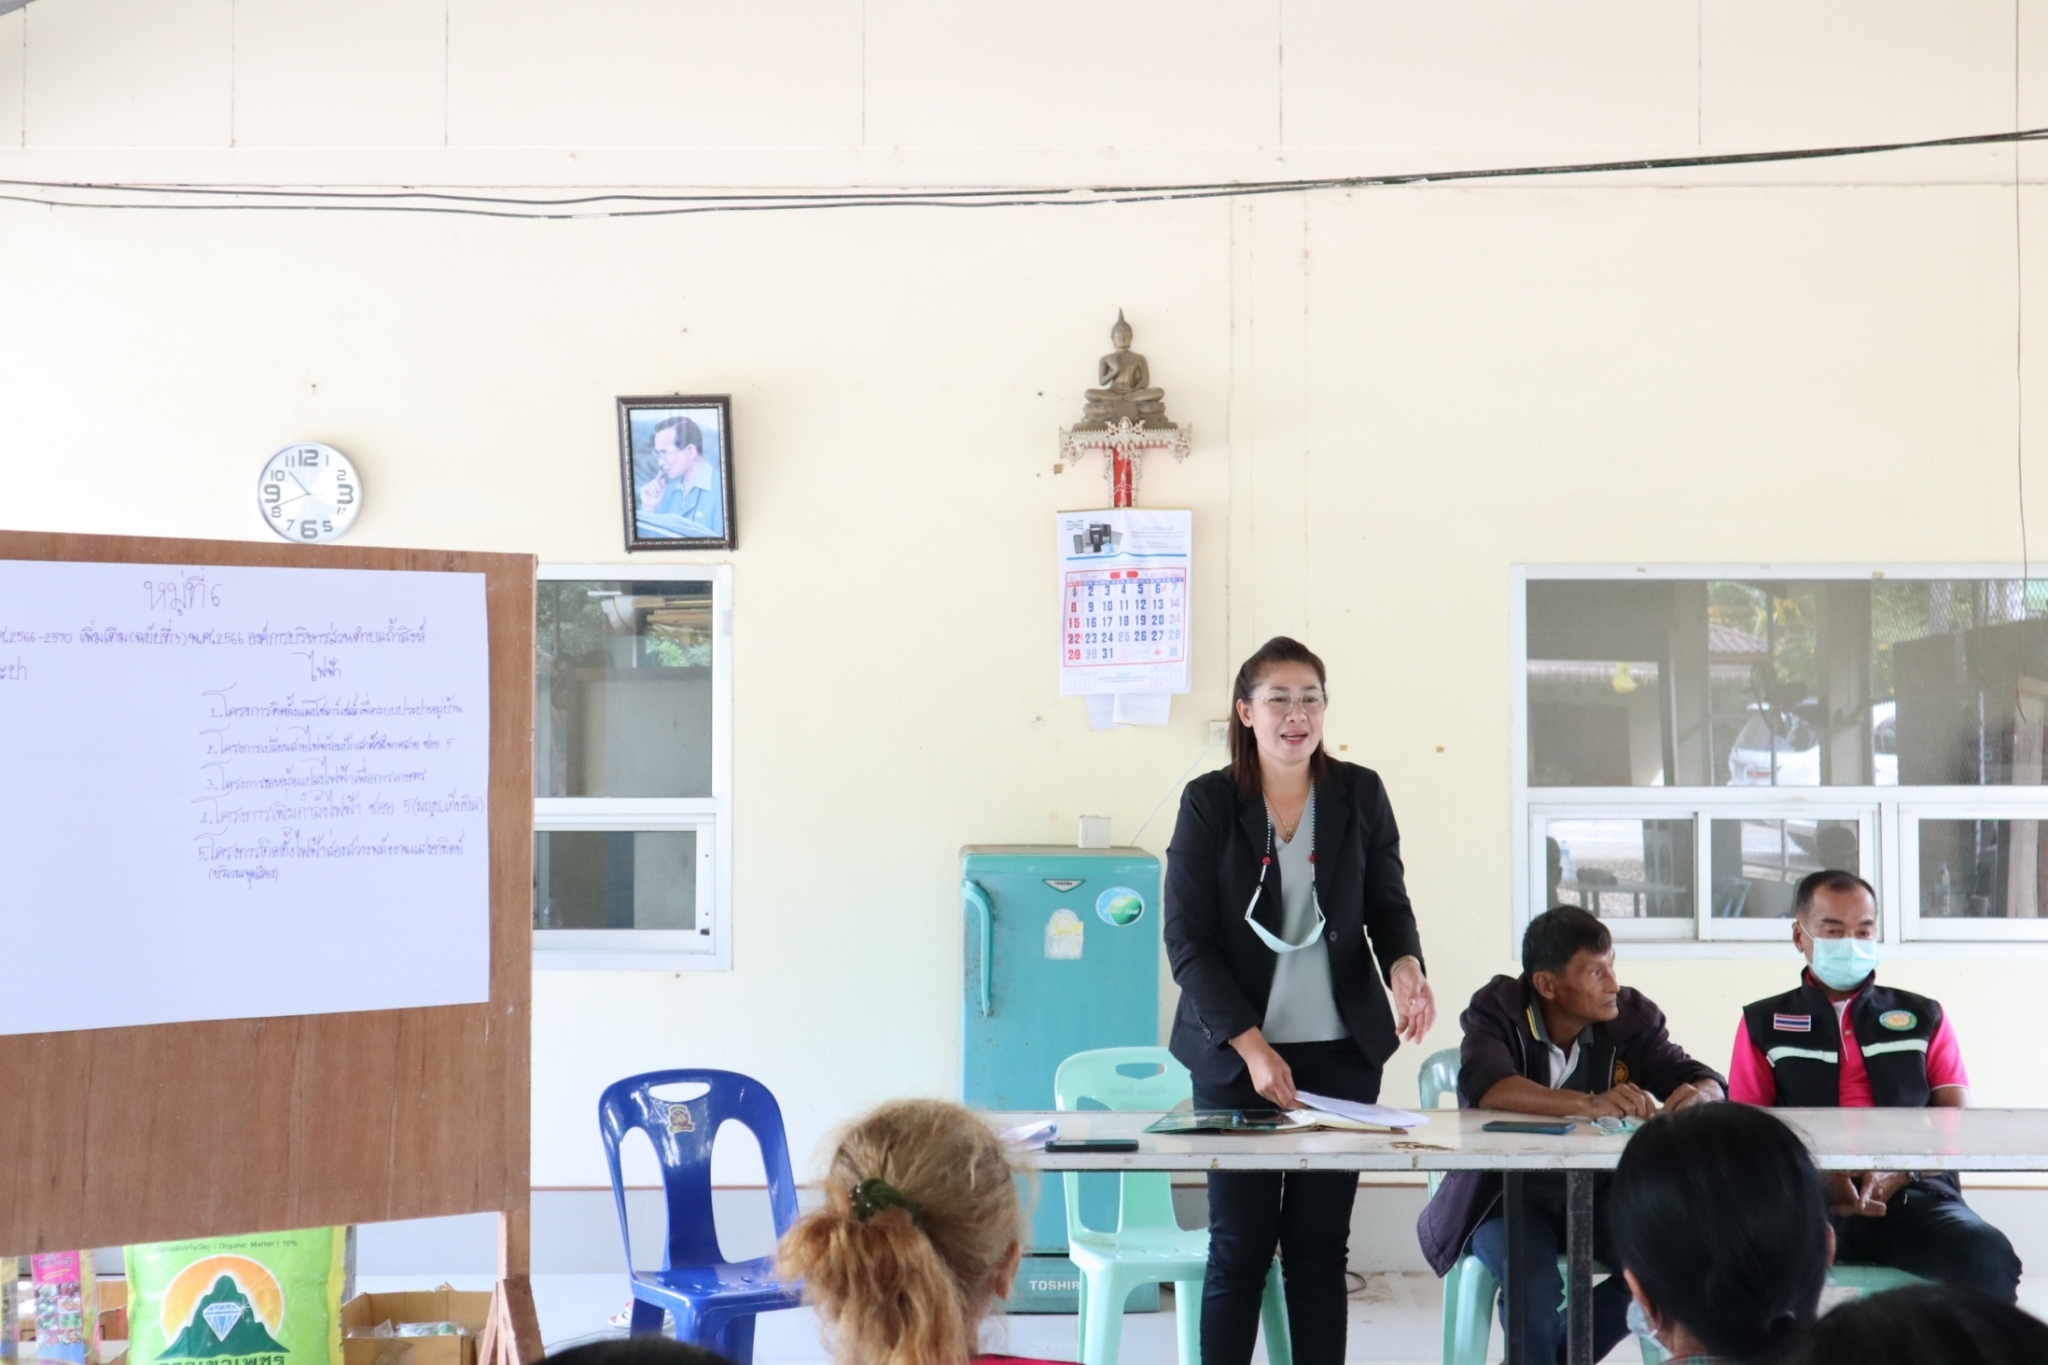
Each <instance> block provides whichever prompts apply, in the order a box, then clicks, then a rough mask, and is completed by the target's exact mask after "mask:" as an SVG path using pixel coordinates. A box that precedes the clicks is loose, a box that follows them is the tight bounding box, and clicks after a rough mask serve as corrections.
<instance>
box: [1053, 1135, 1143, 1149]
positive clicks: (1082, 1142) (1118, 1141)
mask: <svg viewBox="0 0 2048 1365" xmlns="http://www.w3.org/2000/svg"><path fill="white" fill-rule="evenodd" d="M1045 1150H1046V1151H1048V1152H1135V1151H1137V1150H1138V1140H1137V1139H1136V1138H1054V1139H1053V1140H1052V1141H1051V1142H1048V1143H1046V1144H1045Z"/></svg>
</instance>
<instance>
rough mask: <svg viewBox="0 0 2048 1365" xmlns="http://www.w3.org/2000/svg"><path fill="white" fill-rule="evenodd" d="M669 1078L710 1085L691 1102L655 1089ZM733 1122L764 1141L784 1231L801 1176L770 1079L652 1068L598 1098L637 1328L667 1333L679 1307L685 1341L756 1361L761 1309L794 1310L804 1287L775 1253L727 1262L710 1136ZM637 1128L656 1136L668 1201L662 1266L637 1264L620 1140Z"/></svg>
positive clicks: (742, 1361)
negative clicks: (793, 1170)
mask: <svg viewBox="0 0 2048 1365" xmlns="http://www.w3.org/2000/svg"><path fill="white" fill-rule="evenodd" d="M670 1085H702V1086H707V1087H709V1088H708V1089H707V1090H706V1091H705V1092H704V1093H703V1094H702V1095H699V1096H698V1097H697V1098H695V1099H692V1100H664V1099H660V1098H658V1097H657V1096H656V1095H655V1094H654V1093H653V1092H654V1089H655V1087H657V1086H670ZM727 1122H732V1123H737V1124H739V1125H740V1126H741V1127H743V1128H745V1129H747V1130H748V1131H749V1132H751V1133H752V1134H753V1135H754V1140H755V1141H756V1142H758V1143H759V1144H760V1145H761V1164H762V1165H763V1166H764V1167H766V1168H767V1172H768V1203H769V1206H770V1208H771V1209H772V1210H773V1213H774V1217H775V1236H776V1237H777V1239H780V1238H781V1237H782V1235H783V1234H784V1233H786V1232H788V1231H789V1228H790V1225H791V1224H792V1223H794V1222H796V1180H795V1178H794V1177H793V1176H792V1175H791V1174H790V1170H789V1139H788V1138H787V1137H786V1136H785V1135H784V1133H783V1130H782V1109H781V1107H780V1106H778V1105H777V1104H776V1103H775V1097H774V1096H773V1095H771V1094H769V1093H768V1087H766V1086H764V1085H762V1084H761V1083H760V1082H759V1081H757V1080H754V1079H752V1078H751V1077H747V1076H742V1075H740V1074H739V1073H738V1072H734V1071H702V1070H694V1069H692V1070H681V1071H648V1072H643V1073H641V1074H640V1075H638V1076H628V1077H626V1079H624V1080H622V1081H616V1082H614V1083H613V1084H611V1085H609V1086H607V1087H606V1088H605V1092H604V1094H603V1095H601V1096H600V1097H599V1098H598V1101H597V1126H598V1130H599V1131H600V1132H601V1133H603V1134H604V1155H605V1160H606V1161H607V1162H608V1163H610V1165H611V1172H612V1198H613V1200H614V1201H616V1203H617V1204H618V1208H619V1239H620V1240H621V1241H622V1242H624V1243H625V1248H626V1272H627V1275H628V1277H629V1278H630V1280H631V1281H632V1286H633V1323H632V1328H631V1331H632V1334H633V1335H634V1336H636V1337H639V1336H653V1335H658V1334H659V1333H660V1332H661V1321H662V1315H663V1314H664V1313H666V1314H670V1315H673V1316H674V1318H675V1320H676V1340H678V1341H688V1342H693V1343H695V1344H696V1345H699V1346H703V1347H705V1348H707V1349H709V1350H713V1351H716V1352H718V1353H719V1354H720V1355H722V1356H724V1357H726V1358H727V1359H728V1360H732V1361H735V1362H737V1365H750V1362H751V1361H752V1360H753V1358H754V1317H755V1315H756V1314H758V1313H771V1312H774V1311H775V1310H776V1309H779V1308H795V1307H797V1306H798V1303H799V1299H798V1290H797V1287H796V1286H795V1285H791V1284H784V1283H783V1282H782V1281H780V1280H778V1279H777V1278H776V1277H775V1259H774V1257H772V1256H762V1257H757V1258H756V1259H754V1260H751V1261H727V1260H726V1259H724V1256H723V1254H722V1253H721V1252H720V1251H719V1248H718V1226H717V1221H716V1219H715V1217H714V1215H713V1213H712V1209H711V1144H712V1142H713V1141H714V1140H715V1139H716V1138H717V1136H718V1128H719V1125H720V1124H723V1123H727ZM635 1129H638V1130H639V1131H640V1132H643V1133H645V1134H647V1137H648V1140H649V1141H651V1142H652V1143H653V1144H654V1155H655V1157H656V1159H657V1160H659V1161H660V1163H661V1184H662V1191H663V1193H664V1194H665V1195H666V1196H667V1199H668V1244H667V1246H666V1247H665V1248H664V1249H663V1252H662V1261H661V1269H659V1270H634V1269H633V1234H632V1230H631V1228H630V1227H629V1226H628V1224H627V1222H626V1184H625V1180H624V1178H623V1176H622V1174H621V1172H620V1169H619V1145H620V1143H622V1142H624V1141H625V1138H626V1135H627V1134H628V1133H630V1132H632V1131H634V1130H635Z"/></svg>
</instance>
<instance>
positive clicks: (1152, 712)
mask: <svg viewBox="0 0 2048 1365" xmlns="http://www.w3.org/2000/svg"><path fill="white" fill-rule="evenodd" d="M1085 700H1086V701H1087V703H1088V728H1089V729H1091V730H1121V729H1123V728H1124V727H1125V726H1127V725H1165V724H1166V723H1167V721H1168V720H1170V719H1171V718H1172V716H1173V694H1172V693H1170V692H1115V693H1104V692H1097V693H1095V694H1094V695H1092V696H1089V697H1087V698H1086V699H1085Z"/></svg>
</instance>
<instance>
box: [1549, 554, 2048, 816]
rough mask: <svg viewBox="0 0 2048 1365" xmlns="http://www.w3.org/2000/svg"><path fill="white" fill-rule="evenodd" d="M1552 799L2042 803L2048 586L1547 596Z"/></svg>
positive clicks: (1891, 583) (1589, 583)
mask: <svg viewBox="0 0 2048 1365" xmlns="http://www.w3.org/2000/svg"><path fill="white" fill-rule="evenodd" d="M1527 608H1528V613H1527V614H1528V638H1527V641H1526V644H1527V649H1528V659H1529V665H1528V670H1529V671H1528V677H1527V679H1526V680H1525V682H1526V686H1527V688H1528V691H1527V694H1526V704H1527V714H1528V721H1529V755H1528V760H1529V784H1530V786H1532V787H1589V786H1590V787H1655V786H1681V787H1697V786H1716V787H1719V786H1729V787H1816V786H1837V787H1860V786H1901V785H1903V786H1930V785H1934V786H1950V785H1960V786H2008V785H2010V786H2033V785H2041V784H2042V783H2043V782H2044V772H2048V581H2040V580H2037V581H2035V582H2033V583H2031V584H2023V583H2021V582H2020V581H2019V580H2017V579H1944V580H1925V579H1886V578H1876V579H1839V580H1799V579H1774V580H1773V579H1699V580H1684V581H1671V580H1666V581H1661V582H1656V581H1641V580H1633V581H1616V582H1605V581H1598V580H1541V579H1538V580H1532V581H1531V582H1530V583H1529V588H1528V599H1527Z"/></svg>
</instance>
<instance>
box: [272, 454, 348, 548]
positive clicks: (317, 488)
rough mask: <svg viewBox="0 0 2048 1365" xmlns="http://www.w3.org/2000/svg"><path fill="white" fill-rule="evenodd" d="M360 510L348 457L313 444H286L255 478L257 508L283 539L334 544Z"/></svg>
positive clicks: (345, 532) (346, 531) (315, 543)
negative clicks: (330, 542) (331, 542)
mask: <svg viewBox="0 0 2048 1365" xmlns="http://www.w3.org/2000/svg"><path fill="white" fill-rule="evenodd" d="M362 505H363V482H362V480H361V479H360V478H358V477H357V476H356V467H355V466H354V465H352V464H350V463H349V459H348V456H346V455H344V454H342V453H341V452H340V451H338V450H336V449H335V448H334V447H333V446H324V445H321V444H320V443H319V442H318V441H301V442H299V443H298V444H296V445H288V446H286V447H285V448H284V449H283V450H280V451H278V452H277V454H275V455H273V456H271V457H270V458H269V459H268V460H266V461H264V464H263V470H262V472H261V473H260V474H258V475H257V476H256V507H257V510H258V511H260V512H261V513H262V514H263V520H264V521H265V522H267V523H269V526H270V529H271V530H273V531H275V532H277V533H278V535H280V536H282V537H284V538H285V539H286V540H296V541H300V542H302V543H306V544H313V545H318V544H321V543H323V542H325V541H330V540H339V539H340V538H341V537H342V536H344V535H346V534H347V533H348V528H349V527H350V526H353V525H354V524H355V519H356V513H357V512H358V511H359V510H360V509H361V508H362Z"/></svg>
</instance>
